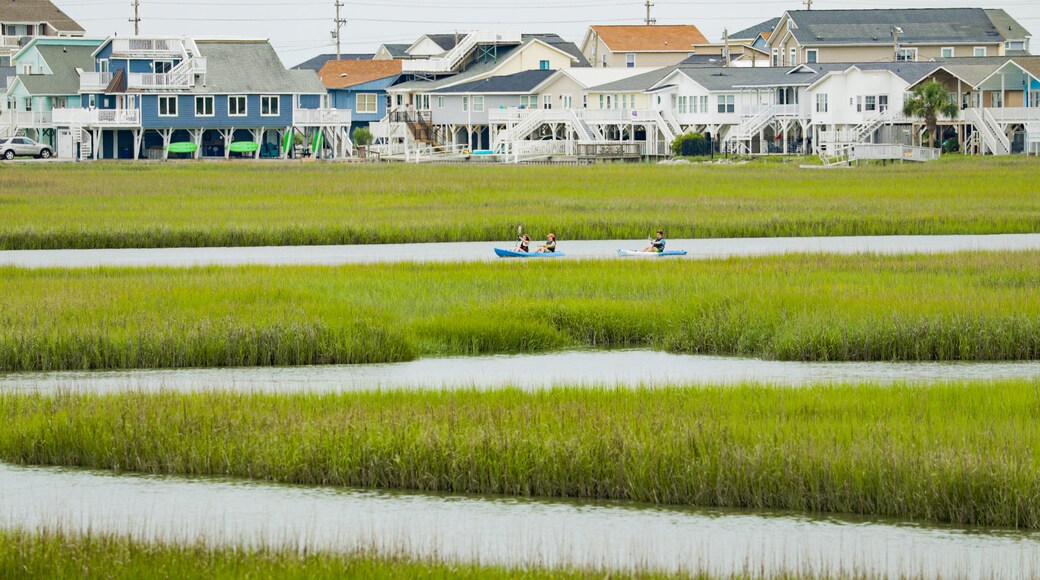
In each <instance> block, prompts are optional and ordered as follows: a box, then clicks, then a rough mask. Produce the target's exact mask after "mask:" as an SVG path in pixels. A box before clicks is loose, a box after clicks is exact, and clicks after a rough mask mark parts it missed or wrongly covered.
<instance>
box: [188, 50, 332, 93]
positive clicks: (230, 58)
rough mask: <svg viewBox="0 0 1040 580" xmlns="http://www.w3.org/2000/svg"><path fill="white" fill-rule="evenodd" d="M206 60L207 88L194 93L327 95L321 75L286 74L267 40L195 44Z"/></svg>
mask: <svg viewBox="0 0 1040 580" xmlns="http://www.w3.org/2000/svg"><path fill="white" fill-rule="evenodd" d="M195 44H196V45H197V46H198V47H199V54H200V55H201V56H204V57H206V60H207V67H208V71H207V73H206V77H205V78H206V84H205V85H203V84H201V83H199V84H197V85H196V86H195V89H194V92H195V93H202V94H223V93H246V94H255V93H272V94H280V93H281V94H284V93H292V94H315V93H317V94H324V93H325V87H324V85H322V84H321V81H320V80H318V75H317V74H316V73H315V72H314V71H310V70H291V71H290V70H287V69H286V68H285V65H283V64H282V61H281V60H280V59H279V58H278V54H277V53H275V51H274V47H272V46H271V43H269V42H267V41H266V40H196V41H195Z"/></svg>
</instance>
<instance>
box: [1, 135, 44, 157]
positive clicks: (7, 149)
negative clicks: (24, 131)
mask: <svg viewBox="0 0 1040 580" xmlns="http://www.w3.org/2000/svg"><path fill="white" fill-rule="evenodd" d="M53 154H54V152H53V151H51V148H50V146H49V145H43V144H40V143H37V142H36V141H33V140H32V139H29V138H28V137H8V138H7V139H0V157H3V158H4V159H6V160H8V161H10V160H12V159H14V158H15V157H35V158H37V159H50V157H51V155H53Z"/></svg>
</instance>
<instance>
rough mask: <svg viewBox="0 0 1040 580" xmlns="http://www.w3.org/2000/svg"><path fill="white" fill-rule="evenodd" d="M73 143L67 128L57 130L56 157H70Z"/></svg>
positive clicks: (71, 156)
mask: <svg viewBox="0 0 1040 580" xmlns="http://www.w3.org/2000/svg"><path fill="white" fill-rule="evenodd" d="M74 148H75V143H74V142H73V140H72V131H69V130H68V129H59V130H58V158H59V159H72V158H73V151H74V150H75V149H74Z"/></svg>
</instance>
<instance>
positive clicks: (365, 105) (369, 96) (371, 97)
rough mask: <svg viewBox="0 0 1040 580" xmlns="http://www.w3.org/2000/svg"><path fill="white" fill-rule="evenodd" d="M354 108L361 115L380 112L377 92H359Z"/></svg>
mask: <svg viewBox="0 0 1040 580" xmlns="http://www.w3.org/2000/svg"><path fill="white" fill-rule="evenodd" d="M354 110H355V111H356V112H357V113H358V114H359V115H374V114H376V113H378V112H379V102H378V100H377V99H376V95H375V93H358V96H357V102H356V103H355V104H354Z"/></svg>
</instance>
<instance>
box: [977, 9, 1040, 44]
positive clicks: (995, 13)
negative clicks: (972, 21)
mask: <svg viewBox="0 0 1040 580" xmlns="http://www.w3.org/2000/svg"><path fill="white" fill-rule="evenodd" d="M984 10H985V11H986V16H987V17H989V21H990V22H992V23H993V26H994V27H996V29H997V31H998V32H1000V34H1001V35H1002V36H1003V37H1004V40H1025V39H1026V38H1028V37H1029V36H1031V35H1030V34H1029V31H1028V30H1026V29H1025V27H1024V26H1022V25H1021V24H1019V23H1018V21H1017V20H1015V19H1014V18H1012V17H1011V15H1010V14H1008V13H1007V12H1005V11H1004V10H1002V9H1000V8H985V9H984Z"/></svg>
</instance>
